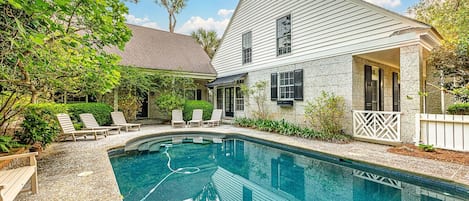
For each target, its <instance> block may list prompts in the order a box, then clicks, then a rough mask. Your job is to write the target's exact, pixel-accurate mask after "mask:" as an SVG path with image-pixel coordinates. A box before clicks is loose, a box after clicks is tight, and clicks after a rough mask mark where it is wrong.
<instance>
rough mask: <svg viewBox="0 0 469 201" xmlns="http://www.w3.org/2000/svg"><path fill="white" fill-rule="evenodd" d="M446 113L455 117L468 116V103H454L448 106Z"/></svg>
mask: <svg viewBox="0 0 469 201" xmlns="http://www.w3.org/2000/svg"><path fill="white" fill-rule="evenodd" d="M448 113H450V114H457V115H469V103H455V104H452V105H450V106H448Z"/></svg>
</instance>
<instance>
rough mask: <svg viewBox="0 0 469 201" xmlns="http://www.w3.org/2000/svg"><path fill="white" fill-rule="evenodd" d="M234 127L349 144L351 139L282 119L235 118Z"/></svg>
mask: <svg viewBox="0 0 469 201" xmlns="http://www.w3.org/2000/svg"><path fill="white" fill-rule="evenodd" d="M234 123H235V124H236V125H238V126H240V127H248V128H254V129H257V130H261V131H267V132H275V133H279V134H282V135H287V136H297V137H302V138H308V139H316V140H323V141H331V142H338V143H344V142H349V141H350V140H351V137H350V136H348V135H342V134H324V133H321V132H318V131H316V130H314V129H311V128H306V127H302V126H300V125H297V124H293V123H289V122H287V121H285V120H284V119H282V120H280V121H276V120H265V119H249V118H236V119H235V122H234Z"/></svg>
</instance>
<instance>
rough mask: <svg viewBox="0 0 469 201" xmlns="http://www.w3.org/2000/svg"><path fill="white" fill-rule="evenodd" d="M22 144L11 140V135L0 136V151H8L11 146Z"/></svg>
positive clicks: (15, 146)
mask: <svg viewBox="0 0 469 201" xmlns="http://www.w3.org/2000/svg"><path fill="white" fill-rule="evenodd" d="M21 146H23V145H22V144H20V143H18V142H17V141H15V140H13V137H11V136H0V151H1V152H10V149H11V148H17V147H21Z"/></svg>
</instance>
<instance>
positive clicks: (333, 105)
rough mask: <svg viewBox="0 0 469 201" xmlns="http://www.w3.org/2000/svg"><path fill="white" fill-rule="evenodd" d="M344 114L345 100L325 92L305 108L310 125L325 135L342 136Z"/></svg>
mask: <svg viewBox="0 0 469 201" xmlns="http://www.w3.org/2000/svg"><path fill="white" fill-rule="evenodd" d="M344 114H345V101H344V98H343V97H340V96H336V95H334V94H332V93H331V94H329V93H326V92H324V91H323V92H322V93H321V96H319V97H317V98H316V99H314V101H313V102H307V105H306V107H305V118H306V119H307V120H308V123H309V124H310V125H311V126H312V127H313V128H314V129H316V130H319V131H321V133H324V134H330V135H336V134H341V133H342V120H343V117H344Z"/></svg>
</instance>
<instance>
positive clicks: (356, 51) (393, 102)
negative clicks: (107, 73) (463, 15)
mask: <svg viewBox="0 0 469 201" xmlns="http://www.w3.org/2000/svg"><path fill="white" fill-rule="evenodd" d="M441 39H442V38H441V36H440V35H439V34H438V32H437V31H436V30H435V29H433V28H432V27H431V26H429V25H427V24H424V23H422V22H419V21H416V20H414V19H411V18H408V17H405V16H402V15H399V14H397V13H394V12H391V11H388V10H386V9H384V8H381V7H378V6H375V5H373V4H370V3H367V2H365V1H362V0H297V1H281V0H272V1H270V0H269V1H268V0H240V2H239V4H238V6H237V8H236V11H235V12H234V14H233V17H232V18H231V21H230V23H229V25H228V27H227V30H226V31H225V34H224V35H223V38H222V42H221V45H220V47H219V49H218V50H217V53H216V54H215V56H214V58H213V60H212V65H213V67H214V68H215V69H216V71H217V73H218V78H217V80H215V81H213V82H212V83H210V84H209V85H208V86H209V87H212V88H214V92H215V98H214V99H215V100H214V101H215V104H216V107H217V108H220V109H224V111H225V117H239V116H248V117H249V116H251V112H252V110H253V107H252V106H253V103H250V104H248V103H245V102H244V99H243V96H242V93H240V89H239V84H240V83H245V84H246V85H248V86H250V85H253V84H254V83H256V82H257V81H268V83H269V88H270V89H269V91H268V101H267V105H268V108H269V112H270V113H271V114H272V117H273V118H275V119H282V118H283V119H286V120H288V121H291V122H295V123H299V124H302V123H304V106H305V104H306V102H307V101H310V100H313V99H314V98H316V97H317V96H318V95H319V94H320V93H321V91H326V92H333V93H335V94H336V95H339V96H342V97H344V98H345V101H346V106H347V115H346V120H345V122H346V125H345V128H344V130H345V131H346V132H347V133H353V134H354V136H356V137H362V138H367V139H379V140H385V141H404V142H411V141H412V140H413V139H412V138H413V135H414V130H415V115H416V114H418V113H420V112H423V111H424V110H425V109H426V108H430V106H429V105H431V103H432V104H436V105H438V103H434V102H431V103H430V102H428V103H426V100H425V99H429V98H431V97H423V96H420V95H419V94H420V92H423V91H425V90H426V89H425V88H426V87H425V82H426V81H427V79H433V78H432V73H431V69H427V67H426V65H425V60H426V58H427V57H428V53H429V52H430V51H431V50H432V49H433V48H434V47H435V46H438V45H439V44H440V40H441ZM431 108H434V107H431Z"/></svg>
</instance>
